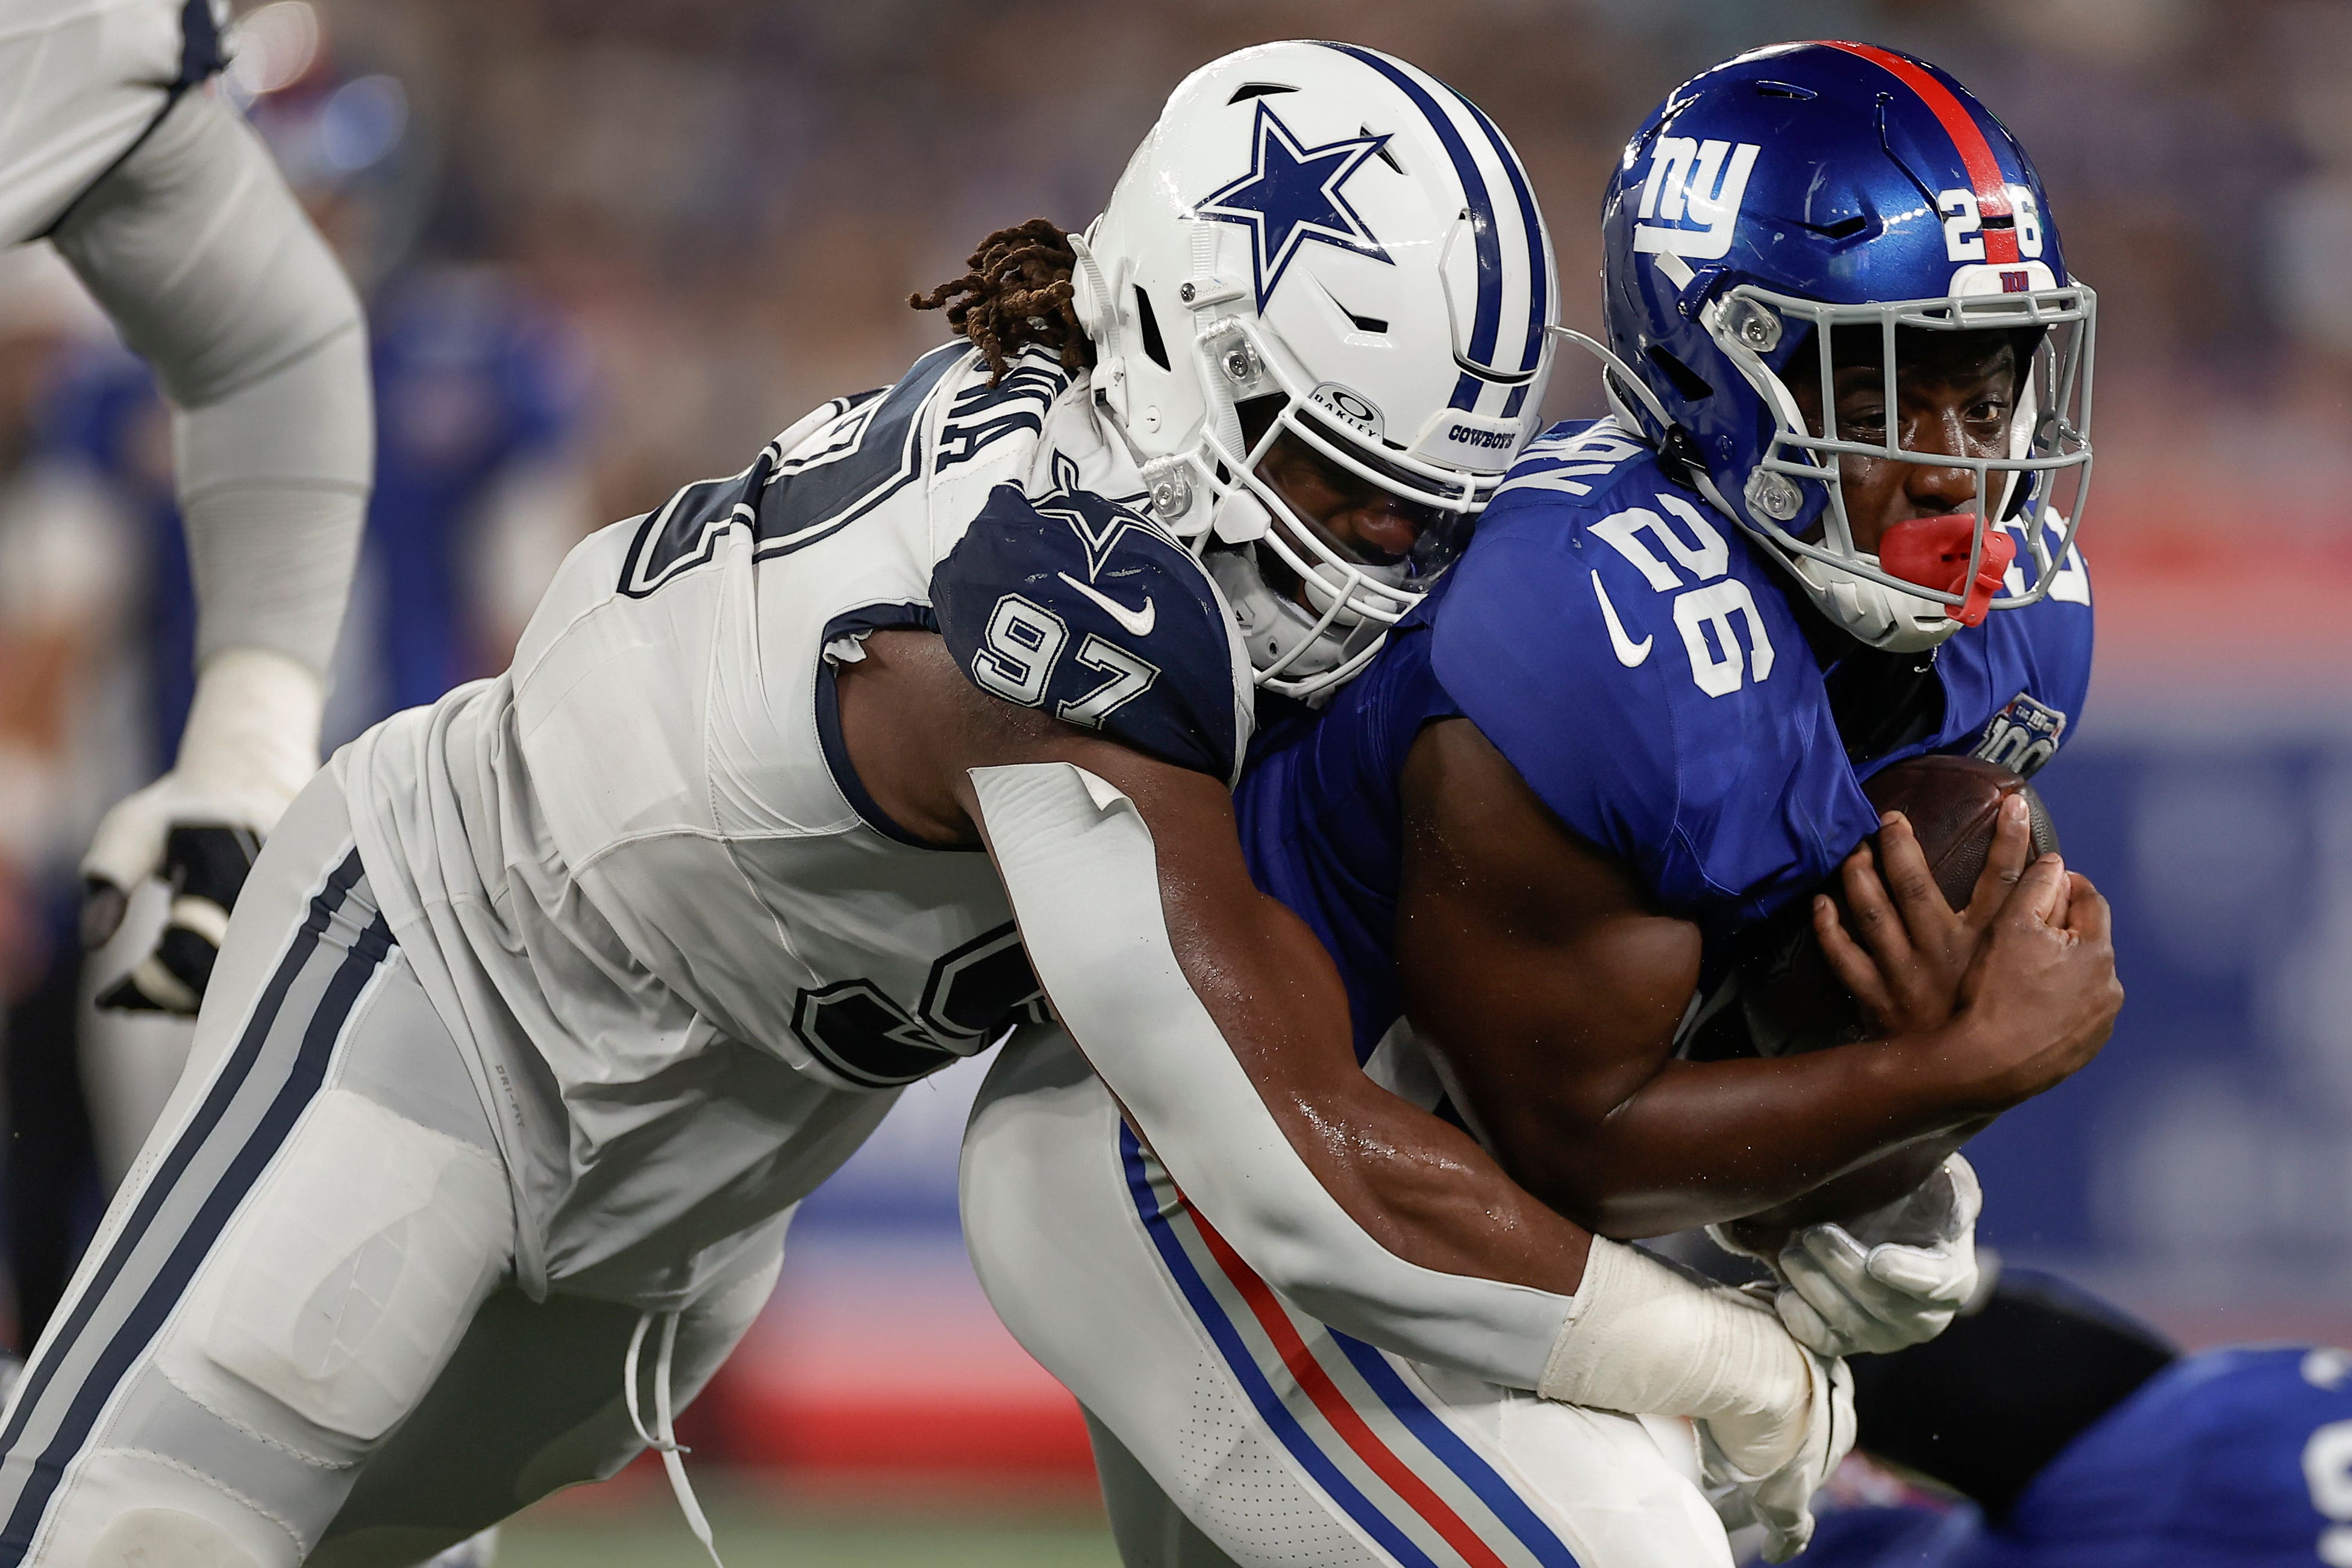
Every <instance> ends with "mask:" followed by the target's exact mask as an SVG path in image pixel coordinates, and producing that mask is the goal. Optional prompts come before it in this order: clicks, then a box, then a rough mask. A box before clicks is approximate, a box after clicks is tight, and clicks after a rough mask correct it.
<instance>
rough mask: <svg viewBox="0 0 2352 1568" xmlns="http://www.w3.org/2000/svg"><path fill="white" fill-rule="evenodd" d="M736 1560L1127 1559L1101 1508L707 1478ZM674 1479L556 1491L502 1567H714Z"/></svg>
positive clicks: (736, 1567) (1040, 1566)
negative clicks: (869, 1498) (864, 1494)
mask: <svg viewBox="0 0 2352 1568" xmlns="http://www.w3.org/2000/svg"><path fill="white" fill-rule="evenodd" d="M697 1490H698V1491H701V1492H702V1493H703V1503H704V1506H705V1507H706V1508H707V1509H708V1510H709V1513H710V1524H711V1530H712V1531H713V1533H714V1534H715V1535H716V1536H717V1538H718V1542H719V1555H720V1556H722V1557H724V1558H725V1559H726V1560H727V1568H788V1565H789V1568H918V1565H920V1568H932V1565H934V1564H951V1565H952V1568H1118V1554H1117V1553H1116V1552H1113V1551H1112V1550H1111V1543H1110V1531H1109V1528H1108V1526H1107V1525H1106V1524H1105V1523H1104V1522H1103V1520H1102V1515H1101V1513H1100V1512H1099V1511H1097V1510H1095V1509H1092V1508H1089V1507H1086V1506H1083V1505H1078V1504H1075V1503H1074V1504H1070V1505H1066V1506H1062V1507H1058V1508H1052V1507H1049V1508H1044V1509H1028V1508H1021V1507H992V1506H987V1505H985V1504H967V1505H965V1506H961V1507H958V1506H950V1505H925V1504H921V1503H914V1502H909V1501H908V1500H904V1499H898V1500H876V1501H873V1502H871V1503H860V1504H851V1503H847V1502H827V1501H823V1500H812V1499H808V1498H805V1497H803V1498H797V1499H794V1500H790V1501H780V1500H772V1499H770V1498H767V1497H765V1496H763V1495H762V1494H761V1493H760V1492H758V1491H756V1490H750V1489H746V1488H743V1487H741V1486H733V1487H730V1486H727V1485H724V1484H719V1485H711V1486H708V1487H706V1486H705V1484H704V1483H703V1482H701V1481H700V1479H698V1482H697ZM709 1563H710V1560H709V1558H708V1557H706V1556H704V1555H703V1552H702V1548H701V1547H700V1546H699V1545H698V1544H697V1543H696V1542H695V1539H694V1537H693V1536H692V1535H691V1534H689V1533H688V1531H687V1528H686V1521H685V1520H684V1519H683V1518H681V1517H680V1515H679V1513H678V1511H677V1505H676V1504H675V1503H674V1502H672V1501H671V1500H670V1498H669V1495H668V1493H667V1490H655V1491H650V1492H648V1491H647V1490H646V1489H643V1488H636V1489H632V1498H631V1500H630V1501H629V1502H628V1503H627V1504H625V1505H624V1506H614V1505H611V1504H604V1503H596V1502H593V1501H587V1500H582V1499H577V1498H558V1499H557V1500H555V1501H553V1502H552V1503H551V1504H548V1505H544V1506H542V1507H541V1508H538V1509H534V1510H532V1511H530V1512H529V1513H526V1514H525V1515H523V1516H522V1517H521V1518H520V1519H518V1520H516V1521H514V1522H513V1523H511V1524H509V1525H508V1526H507V1528H506V1530H505V1531H503V1532H502V1534H501V1536H500V1538H499V1560H498V1568H709Z"/></svg>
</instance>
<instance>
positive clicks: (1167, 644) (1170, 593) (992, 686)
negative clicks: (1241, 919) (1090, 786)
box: [931, 483, 1249, 784]
mask: <svg viewBox="0 0 2352 1568" xmlns="http://www.w3.org/2000/svg"><path fill="white" fill-rule="evenodd" d="M931 605H932V608H933V610H934V612H936V613H937V614H938V616H939V622H940V634H941V635H943V636H944V637H945V638H946V639H947V644H948V647H949V648H950V650H951V651H952V652H953V653H954V654H955V657H956V663H957V664H960V665H961V666H962V668H963V671H964V673H965V674H967V675H969V676H970V677H971V682H972V684H973V685H976V686H978V687H980V689H981V690H982V691H984V692H987V693H988V694H989V695H992V696H997V697H1002V698H1003V699H1004V700H1005V701H1006V702H1012V703H1018V704H1020V705H1021V706H1024V707H1034V708H1039V709H1042V710H1044V711H1045V712H1046V713H1049V714H1051V715H1053V716H1055V718H1058V719H1061V720H1063V721H1065V722H1066V723H1069V724H1075V725H1080V726H1083V727H1087V728H1089V729H1099V730H1101V731H1102V732H1103V733H1104V734H1105V735H1108V736H1110V737H1113V738H1114V739H1117V740H1119V741H1121V742H1124V743H1125V744H1127V745H1129V746H1132V747H1135V748H1136V749H1137V750H1139V751H1141V752H1145V753H1147V754H1149V755H1150V756H1152V757H1156V758H1160V760H1161V761H1163V762H1172V763H1174V764H1176V765H1177V766H1178V767H1180V768H1192V769H1193V770H1195V771H1197V772H1201V773H1206V774H1208V775H1210V776H1211V777H1212V778H1215V779H1223V780H1224V781H1225V782H1226V783H1228V784H1231V783H1232V782H1234V779H1235V778H1236V777H1237V776H1238V774H1239V770H1240V764H1241V755H1242V750H1243V748H1244V746H1246V745H1247V744H1248V740H1249V734H1248V728H1247V726H1248V722H1249V720H1248V713H1247V709H1246V708H1245V707H1244V706H1243V702H1244V696H1243V695H1244V694H1246V693H1247V691H1248V689H1249V685H1248V678H1247V676H1246V674H1242V673H1241V672H1240V671H1239V670H1237V668H1236V663H1235V642H1234V635H1233V632H1232V631H1231V629H1230V627H1231V622H1230V621H1229V619H1228V617H1227V616H1226V614H1225V611H1224V606H1223V601H1220V600H1219V599H1218V597H1217V594H1216V591H1215V590H1214V589H1213V587H1212V586H1211V585H1210V582H1209V574H1208V573H1207V572H1206V571H1204V570H1202V567H1201V563H1200V562H1199V561H1197V560H1195V559H1192V552H1191V551H1189V550H1187V549H1185V548H1184V547H1183V546H1182V545H1181V544H1179V543H1178V542H1177V541H1176V540H1175V539H1174V538H1171V537H1170V536H1169V535H1168V534H1167V533H1165V532H1163V531H1162V530H1161V529H1160V528H1158V527H1157V526H1155V525H1154V524H1153V523H1151V522H1150V521H1149V520H1148V519H1147V518H1145V517H1143V516H1142V514H1140V513H1139V512H1137V511H1135V510H1133V509H1132V508H1130V507H1125V506H1122V505H1120V504H1119V503H1118V502H1116V501H1112V500H1110V499H1108V498H1107V497H1102V496H1098V495H1096V494H1094V493H1093V492H1092V491H1087V490H1080V489H1076V488H1075V487H1073V486H1071V485H1069V484H1067V483H1065V484H1064V485H1061V486H1057V487H1056V488H1055V490H1054V491H1053V492H1052V493H1051V494H1050V495H1047V496H1044V497H1039V498H1038V499H1036V500H1034V501H1032V500H1031V499H1030V498H1029V497H1027V496H1025V495H1024V494H1023V493H1022V491H1021V488H1020V486H1016V485H999V486H997V487H996V488H995V489H993V490H992V491H991V492H989V497H988V501H987V504H986V505H984V506H983V507H982V508H981V510H980V515H979V516H978V517H975V518H973V519H972V524H971V528H970V529H969V530H968V531H967V532H966V533H965V534H964V536H963V538H961V539H960V540H958V541H957V543H956V547H955V548H954V549H951V550H950V551H949V552H948V554H947V556H946V558H945V559H942V560H941V561H940V563H939V565H938V566H937V567H935V568H933V569H932V571H931Z"/></svg>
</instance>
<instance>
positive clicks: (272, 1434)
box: [162, 1089, 513, 1463]
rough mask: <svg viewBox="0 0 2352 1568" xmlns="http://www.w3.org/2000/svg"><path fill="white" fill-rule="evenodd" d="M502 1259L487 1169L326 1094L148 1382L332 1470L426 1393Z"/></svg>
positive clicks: (396, 1120) (486, 1162)
mask: <svg viewBox="0 0 2352 1568" xmlns="http://www.w3.org/2000/svg"><path fill="white" fill-rule="evenodd" d="M512 1246H513V1209H512V1207H511V1200H510V1198H509V1194H508V1189H507V1183H506V1177H505V1173H504V1172H503V1170H502V1169H501V1168H500V1167H499V1163H498V1161H497V1160H496V1159H494V1158H493V1157H491V1156H490V1155H488V1154H486V1153H484V1152H483V1151H482V1150H480V1149H478V1148H477V1147H475V1146H474V1145H470V1144H467V1143H466V1142H464V1141H462V1140H460V1139H457V1138H453V1137H451V1136H449V1135H448V1134H446V1133H441V1132H437V1131H435V1130H434V1129H432V1128H429V1127H425V1126H423V1125H421V1124H417V1123H415V1122H412V1121H409V1120H408V1119H406V1118H405V1117H404V1116H402V1115H400V1114H399V1113H396V1112H394V1111H391V1110H388V1109H386V1108H385V1107H384V1106H382V1105H379V1104H377V1103H375V1102H374V1101H373V1100H370V1099H367V1098H366V1097H364V1096H362V1095H360V1094H355V1093H352V1092H350V1091H348V1090H343V1089H331V1090H328V1091H325V1092H323V1093H321V1094H320V1097H319V1100H318V1102H317V1103H315V1104H314V1105H313V1106H312V1107H311V1109H310V1113H309V1114H308V1116H307V1117H306V1118H305V1120H304V1123H303V1124H302V1126H301V1127H300V1128H299V1130H298V1131H297V1133H296V1134H295V1137H294V1140H293V1143H292V1145H290V1146H289V1148H288V1149H287V1150H286V1151H285V1153H284V1154H283V1155H280V1157H279V1159H278V1165H277V1166H276V1168H274V1169H272V1170H271V1171H270V1172H269V1174H268V1176H265V1177H264V1178H263V1181H262V1186H261V1189H260V1191H259V1192H258V1193H257V1194H256V1196H255V1197H254V1198H253V1199H252V1200H251V1201H250V1202H249V1203H248V1204H247V1207H246V1208H245V1210H244V1211H243V1212H241V1213H240V1214H239V1215H238V1216H237V1217H236V1220H235V1221H234V1222H233V1223H232V1224H231V1226H230V1228H229V1231H228V1234H227V1236H226V1238H225V1239H224V1241H223V1244H222V1245H221V1246H220V1247H219V1248H218V1249H216V1250H215V1253H214V1256H213V1258H212V1259H211V1260H210V1261H209V1262H208V1263H207V1264H206V1265H205V1271H204V1273H203V1274H202V1275H200V1276H199V1277H198V1280H197V1281H196V1286H195V1291H194V1294H193V1295H192V1297H191V1299H190V1300H189V1301H188V1303H187V1305H186V1306H185V1307H184V1309H183V1311H182V1313H181V1315H180V1320H179V1322H175V1324H174V1325H173V1330H172V1331H171V1336H170V1337H171V1343H169V1344H168V1345H167V1347H166V1349H165V1350H164V1353H163V1357H162V1364H163V1371H164V1373H165V1375H167V1376H169V1377H170V1378H171V1379H172V1381H173V1383H175V1384H176V1385H179V1386H180V1387H181V1389H182V1391H183V1392H184V1393H185V1394H187V1395H188V1396H190V1397H191V1398H194V1399H195V1400H196V1401H197V1402H198V1403H199V1404H203V1405H205V1406H207V1407H209V1408H212V1409H214V1411H215V1414H216V1415H218V1416H222V1417H223V1418H225V1419H227V1420H230V1421H232V1422H243V1423H246V1424H247V1425H249V1426H251V1427H257V1428H258V1429H259V1430H260V1431H262V1432H263V1433H264V1434H266V1435H267V1437H268V1439H270V1440H273V1441H278V1440H282V1441H285V1442H287V1443H289V1444H290V1445H291V1446H293V1447H295V1448H300V1449H303V1450H304V1451H315V1450H316V1449H317V1448H328V1449H330V1450H331V1451H330V1452H326V1453H321V1454H320V1455H319V1456H318V1457H320V1458H322V1459H326V1460H329V1461H331V1462H337V1463H342V1462H348V1461H349V1460H351V1459H352V1458H357V1457H359V1456H360V1455H361V1454H363V1453H364V1452H366V1451H367V1450H368V1449H370V1448H373V1446H374V1445H375V1444H376V1443H378V1442H380V1441H381V1440H382V1439H383V1436H384V1435H385V1434H386V1433H387V1432H389V1431H390V1430H391V1429H392V1428H393V1427H394V1425H396V1424H397V1423H398V1422H399V1421H400V1420H401V1418H402V1417H404V1416H406V1415H407V1414H408V1412H409V1411H410V1410H411V1409H413V1408H415V1405H416V1403H417V1402H418V1401H419V1400H420V1399H422V1398H423V1397H424V1396H425V1390H426V1389H427V1388H429V1387H430V1386H431V1385H432V1383H433V1380H434V1378H435V1377H436V1376H437V1375H439V1373H440V1371H441V1368H442V1366H443V1364H445V1363H446V1361H447V1359H448V1357H449V1354H450V1353H451V1352H452V1351H454V1350H455V1349H456V1348H457V1342H458V1340H459V1339H460V1338H462V1337H463V1336H464V1333H465V1332H466V1328H467V1324H468V1323H469V1322H471V1321H472V1318H473V1315H474V1312H475V1311H476V1309H477V1308H478V1306H479V1305H480V1303H481V1301H482V1300H483V1298H484V1297H485V1296H486V1295H488V1292H489V1290H490V1288H491V1286H492V1285H493V1284H494V1283H495V1282H496V1281H497V1280H498V1278H499V1275H500V1273H501V1272H502V1271H503V1270H504V1269H505V1267H506V1264H507V1262H508V1260H509V1257H510V1255H511V1252H512ZM224 1374H225V1375H226V1376H224ZM280 1410H283V1411H290V1412H292V1413H293V1414H294V1415H295V1416H299V1417H300V1419H301V1422H302V1423H306V1424H307V1425H308V1427H309V1428H315V1430H308V1429H305V1428H304V1427H301V1426H293V1427H289V1424H288V1423H286V1422H284V1421H283V1420H282V1419H280V1418H278V1412H279V1411H280Z"/></svg>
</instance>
